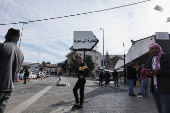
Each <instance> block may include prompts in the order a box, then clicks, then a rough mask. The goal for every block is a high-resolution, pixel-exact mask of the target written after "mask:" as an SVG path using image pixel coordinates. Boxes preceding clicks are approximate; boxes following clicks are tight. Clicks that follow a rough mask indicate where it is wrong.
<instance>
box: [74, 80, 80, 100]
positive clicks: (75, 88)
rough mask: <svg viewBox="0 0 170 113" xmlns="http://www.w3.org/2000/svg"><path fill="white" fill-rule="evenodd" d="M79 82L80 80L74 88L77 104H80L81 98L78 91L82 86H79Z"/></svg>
mask: <svg viewBox="0 0 170 113" xmlns="http://www.w3.org/2000/svg"><path fill="white" fill-rule="evenodd" d="M78 82H79V80H78V81H77V82H76V85H75V86H74V88H73V93H74V97H75V101H76V103H79V98H78V94H77V90H78V89H79V88H80V86H79V83H78Z"/></svg>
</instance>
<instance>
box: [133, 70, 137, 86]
mask: <svg viewBox="0 0 170 113" xmlns="http://www.w3.org/2000/svg"><path fill="white" fill-rule="evenodd" d="M133 72H134V75H135V79H134V86H133V87H135V86H136V81H137V76H136V68H133Z"/></svg>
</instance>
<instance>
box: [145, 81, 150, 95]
mask: <svg viewBox="0 0 170 113" xmlns="http://www.w3.org/2000/svg"><path fill="white" fill-rule="evenodd" d="M148 81H149V80H148V79H146V83H145V97H148Z"/></svg>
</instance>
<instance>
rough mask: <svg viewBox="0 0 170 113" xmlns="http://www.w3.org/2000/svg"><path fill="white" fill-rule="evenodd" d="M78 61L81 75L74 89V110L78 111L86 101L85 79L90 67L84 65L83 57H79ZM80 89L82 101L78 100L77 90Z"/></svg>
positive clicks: (79, 74)
mask: <svg viewBox="0 0 170 113" xmlns="http://www.w3.org/2000/svg"><path fill="white" fill-rule="evenodd" d="M77 61H78V63H79V73H78V80H77V82H76V84H75V86H74V88H73V93H74V97H75V104H74V106H73V107H72V109H78V108H82V107H83V100H84V86H85V83H86V79H85V77H86V76H87V75H88V72H89V70H88V67H87V66H86V65H85V64H84V63H83V59H82V58H81V57H77ZM78 89H80V100H79V98H78V94H77V90H78Z"/></svg>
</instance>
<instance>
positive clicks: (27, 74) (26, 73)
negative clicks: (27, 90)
mask: <svg viewBox="0 0 170 113" xmlns="http://www.w3.org/2000/svg"><path fill="white" fill-rule="evenodd" d="M28 76H29V71H28V68H25V72H24V83H23V84H26V81H27V77H28Z"/></svg>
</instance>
